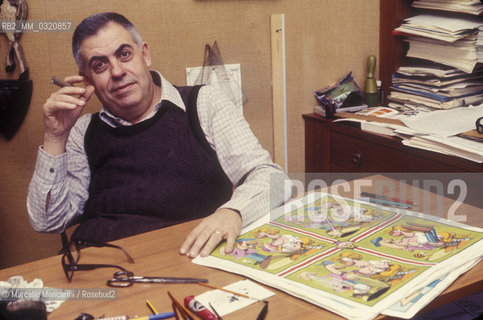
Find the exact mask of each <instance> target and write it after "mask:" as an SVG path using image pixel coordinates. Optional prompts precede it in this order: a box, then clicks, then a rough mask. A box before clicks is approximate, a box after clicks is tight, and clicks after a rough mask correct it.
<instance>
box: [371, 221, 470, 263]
mask: <svg viewBox="0 0 483 320" xmlns="http://www.w3.org/2000/svg"><path fill="white" fill-rule="evenodd" d="M389 235H390V236H391V237H393V238H386V239H384V238H383V237H377V238H376V239H373V240H371V243H372V244H374V246H376V247H381V246H383V247H387V248H392V249H398V250H403V251H409V252H413V251H417V250H423V251H430V250H435V249H443V251H442V252H440V253H439V254H437V256H438V257H442V256H444V255H446V254H448V253H449V252H451V251H452V250H454V249H456V248H460V247H461V246H462V245H463V244H465V243H466V242H468V241H469V240H471V238H468V237H467V236H456V234H455V233H454V232H445V231H440V232H437V231H436V230H435V228H434V226H431V225H421V224H417V223H412V222H408V223H407V224H406V225H400V226H395V227H393V228H391V229H390V230H389ZM414 256H415V257H417V258H423V257H428V259H429V257H430V256H431V255H428V254H424V253H421V252H416V253H415V255H414ZM434 259H435V257H433V258H432V260H434Z"/></svg>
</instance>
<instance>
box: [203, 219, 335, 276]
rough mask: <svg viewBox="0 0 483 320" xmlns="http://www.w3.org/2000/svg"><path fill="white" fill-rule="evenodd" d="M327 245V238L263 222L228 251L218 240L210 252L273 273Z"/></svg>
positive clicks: (319, 252) (311, 255)
mask: <svg viewBox="0 0 483 320" xmlns="http://www.w3.org/2000/svg"><path fill="white" fill-rule="evenodd" d="M330 248H334V244H333V243H331V242H326V241H323V240H321V239H317V238H314V237H310V236H307V235H301V234H297V233H295V232H292V231H290V230H285V229H282V228H278V227H275V226H272V225H269V224H265V225H262V226H261V227H260V228H258V229H255V230H252V231H250V232H247V233H245V234H242V235H241V236H239V237H238V239H237V241H236V244H235V249H234V250H233V251H232V252H231V253H229V254H227V253H225V246H224V244H222V245H220V246H218V248H217V249H215V251H213V253H212V255H213V256H215V257H218V258H222V259H225V260H230V261H233V262H236V263H239V264H241V265H244V266H248V267H252V268H255V269H259V270H264V271H266V272H269V273H272V274H277V273H279V272H282V271H283V270H285V269H287V268H290V267H292V266H294V265H297V264H299V263H301V262H303V261H305V260H307V259H310V258H313V257H314V256H317V255H320V254H323V253H324V252H325V251H327V250H328V249H330ZM335 248H336V247H335ZM336 249H337V248H336Z"/></svg>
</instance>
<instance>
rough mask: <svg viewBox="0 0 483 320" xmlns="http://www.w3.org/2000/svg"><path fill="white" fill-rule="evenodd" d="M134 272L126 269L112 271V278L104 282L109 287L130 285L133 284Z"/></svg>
mask: <svg viewBox="0 0 483 320" xmlns="http://www.w3.org/2000/svg"><path fill="white" fill-rule="evenodd" d="M133 277H134V273H132V272H131V271H127V270H121V271H117V272H115V273H114V277H113V278H112V279H109V280H107V282H106V284H107V285H108V286H109V287H114V288H125V287H130V286H132V285H133V283H134V281H133V279H132V278H133Z"/></svg>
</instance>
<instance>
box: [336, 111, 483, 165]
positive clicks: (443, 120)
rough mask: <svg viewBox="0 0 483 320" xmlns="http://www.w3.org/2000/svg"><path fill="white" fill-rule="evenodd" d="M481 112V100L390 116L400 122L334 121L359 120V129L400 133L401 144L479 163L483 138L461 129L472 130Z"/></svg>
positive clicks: (391, 134) (482, 161)
mask: <svg viewBox="0 0 483 320" xmlns="http://www.w3.org/2000/svg"><path fill="white" fill-rule="evenodd" d="M356 114H357V113H356ZM481 115H483V104H481V105H479V106H468V107H459V108H454V109H451V110H437V111H431V112H424V111H418V110H414V111H412V112H404V113H400V114H398V115H394V116H392V117H391V118H392V119H398V120H399V121H400V122H401V123H402V124H403V125H397V124H395V123H387V122H376V121H367V120H360V119H356V118H343V119H337V120H335V121H353V122H360V123H361V129H362V130H366V131H370V132H375V133H381V134H385V135H390V136H397V137H400V138H401V139H402V143H403V144H405V145H408V146H411V147H415V148H420V149H425V150H430V151H434V152H439V153H443V154H448V155H452V156H457V157H460V158H464V159H468V160H471V161H474V162H478V163H483V142H482V141H483V140H482V139H475V138H472V137H469V138H468V137H466V138H465V137H462V136H464V135H462V133H466V132H470V131H474V132H476V130H475V119H477V118H479V117H481Z"/></svg>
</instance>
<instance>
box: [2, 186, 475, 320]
mask: <svg viewBox="0 0 483 320" xmlns="http://www.w3.org/2000/svg"><path fill="white" fill-rule="evenodd" d="M363 191H368V192H373V191H374V190H371V189H370V188H368V189H363ZM451 203H452V201H447V202H445V206H449V205H451ZM481 212H482V211H481V209H477V208H474V207H471V206H468V205H462V206H460V207H459V209H458V211H457V214H460V215H463V214H466V215H468V217H469V220H468V224H472V225H476V226H480V227H481V226H483V221H482V220H483V215H482V214H481ZM196 224H197V221H192V222H188V223H185V224H180V225H177V226H173V227H169V228H165V229H161V230H156V231H152V232H148V233H145V234H141V235H137V236H133V237H130V238H126V239H122V240H118V241H115V242H114V243H115V244H118V245H120V246H122V247H123V248H125V249H126V250H127V251H128V252H129V253H130V254H131V255H132V256H133V258H134V259H135V261H136V263H135V264H129V263H128V262H127V261H126V259H125V257H124V255H123V254H122V253H121V252H119V250H116V249H109V248H87V249H83V251H82V256H81V258H80V261H79V263H108V264H118V265H121V266H123V267H125V268H126V269H128V270H130V271H133V272H134V273H135V274H137V275H145V276H177V277H200V278H207V279H208V280H209V282H210V283H211V284H213V285H216V286H220V287H222V286H225V285H228V284H230V283H233V282H235V281H238V280H240V279H242V278H243V277H241V276H239V275H235V274H231V273H227V272H223V271H219V270H216V269H211V268H207V267H202V266H199V265H196V264H193V263H192V262H191V260H190V259H189V258H187V257H186V256H181V255H179V254H178V250H179V247H180V245H181V243H182V242H183V241H184V239H185V237H186V235H187V234H188V233H189V231H190V230H191V229H192V228H193V227H194V226H195V225H196ZM32 245H35V244H32ZM59 247H60V240H59ZM60 260H61V257H60V256H54V257H50V258H46V259H42V260H38V261H35V262H32V263H27V264H24V265H19V266H15V267H11V268H8V269H3V270H0V280H7V279H8V278H9V277H11V276H14V275H21V276H23V277H24V279H25V280H26V281H28V282H30V281H32V280H33V279H34V278H40V279H42V280H43V282H44V286H46V287H54V288H106V287H107V286H106V284H105V283H106V280H107V279H109V278H110V277H111V276H112V274H113V272H114V271H115V270H114V269H97V270H93V271H83V272H76V273H75V274H74V277H73V280H72V282H71V283H69V282H67V280H66V278H65V276H64V273H63V270H62V266H61V262H60ZM482 279H483V263H482V262H480V263H479V264H478V265H477V266H475V267H474V268H473V269H472V270H471V271H470V272H468V273H466V274H464V275H462V276H461V277H460V278H459V279H457V280H456V282H454V283H453V284H452V285H451V286H450V287H449V288H448V289H447V290H445V291H444V292H443V293H442V294H441V295H440V297H438V298H437V299H436V300H434V301H433V302H432V303H431V305H430V306H429V307H428V308H434V307H438V306H441V305H444V304H447V303H448V302H451V301H454V300H457V299H459V298H462V297H464V296H467V295H470V294H472V293H474V292H477V291H479V290H481V287H482V284H483V280H482ZM268 289H269V290H272V291H274V292H275V293H276V294H275V296H273V297H270V298H269V299H268V301H269V303H270V304H269V311H268V315H267V318H266V319H277V320H278V319H314V318H317V319H329V320H331V319H343V318H341V317H340V316H337V315H335V314H333V313H330V312H328V311H326V310H324V309H321V308H319V307H316V306H314V305H312V304H309V303H306V302H304V301H302V300H299V299H297V298H294V297H292V296H290V295H288V294H285V293H283V292H281V291H278V290H276V289H273V288H268ZM206 290H209V289H207V288H205V287H202V286H199V285H196V284H168V285H157V284H135V285H134V286H132V287H128V288H121V289H118V299H117V300H109V301H106V300H88V301H87V300H67V301H65V302H64V303H63V304H62V305H61V306H60V307H59V308H58V309H57V310H55V311H54V312H53V313H51V314H50V315H49V320H56V319H61V320H73V319H74V318H76V317H77V316H78V315H79V314H80V313H81V312H87V313H90V314H92V315H94V316H96V317H99V316H101V315H105V316H106V317H109V316H117V315H124V314H127V315H130V316H134V315H139V316H142V315H147V314H149V310H148V308H147V307H146V299H149V300H150V301H151V302H152V303H153V305H154V306H155V308H156V309H157V310H158V312H167V311H170V310H171V302H170V300H169V298H168V296H167V292H168V291H170V292H171V293H172V294H173V296H174V297H176V298H177V299H179V300H180V301H182V299H183V298H184V297H185V296H188V295H192V294H194V295H197V294H200V293H202V292H205V291H206ZM261 308H262V304H261V303H255V304H252V305H251V306H249V307H246V308H244V309H242V310H239V311H237V312H235V313H232V314H230V315H227V316H225V317H223V318H224V319H225V320H234V319H256V317H257V315H258V313H259V312H260V310H261ZM377 319H388V318H387V317H383V316H379V317H378V318H377Z"/></svg>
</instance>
